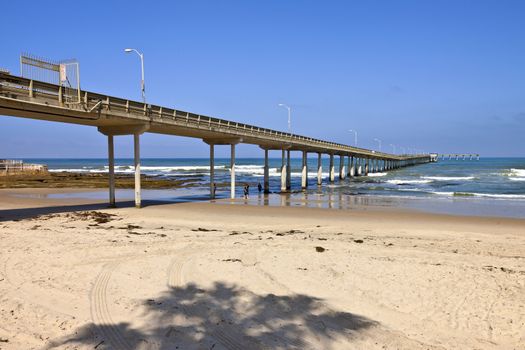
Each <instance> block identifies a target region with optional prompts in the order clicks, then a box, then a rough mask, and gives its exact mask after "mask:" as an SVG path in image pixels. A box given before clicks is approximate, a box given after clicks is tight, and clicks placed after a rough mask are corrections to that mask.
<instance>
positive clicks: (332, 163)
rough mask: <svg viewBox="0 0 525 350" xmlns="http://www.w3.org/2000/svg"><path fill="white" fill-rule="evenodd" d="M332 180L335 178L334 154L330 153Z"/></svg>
mask: <svg viewBox="0 0 525 350" xmlns="http://www.w3.org/2000/svg"><path fill="white" fill-rule="evenodd" d="M329 178H330V182H334V180H335V167H334V155H333V154H330V177H329Z"/></svg>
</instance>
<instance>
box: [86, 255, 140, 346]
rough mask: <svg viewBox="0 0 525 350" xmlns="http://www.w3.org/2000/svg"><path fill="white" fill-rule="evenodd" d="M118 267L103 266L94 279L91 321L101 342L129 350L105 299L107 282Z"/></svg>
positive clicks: (114, 265)
mask: <svg viewBox="0 0 525 350" xmlns="http://www.w3.org/2000/svg"><path fill="white" fill-rule="evenodd" d="M118 265H119V263H118V262H112V263H108V264H105V265H104V266H103V267H102V270H101V271H100V272H99V274H98V276H97V278H96V279H95V283H94V285H93V287H92V289H91V295H90V304H91V319H92V320H93V323H94V324H95V327H96V328H97V330H98V331H99V333H100V334H101V335H102V337H103V340H105V341H107V342H108V343H109V344H110V345H111V347H112V348H114V349H117V350H121V349H122V350H126V349H131V348H132V346H131V344H130V343H129V342H128V341H127V340H126V338H125V337H124V335H123V334H122V331H121V330H120V329H119V327H118V326H116V325H115V323H114V321H113V319H112V318H111V311H110V309H109V305H108V299H107V289H108V284H109V280H110V279H111V274H112V273H113V271H114V270H115V269H116V268H117V267H118Z"/></svg>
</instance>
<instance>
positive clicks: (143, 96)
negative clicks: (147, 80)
mask: <svg viewBox="0 0 525 350" xmlns="http://www.w3.org/2000/svg"><path fill="white" fill-rule="evenodd" d="M124 52H126V53H131V52H135V53H136V54H137V55H139V57H140V68H141V72H142V74H141V78H142V79H141V81H140V90H141V92H142V102H143V103H144V104H146V85H145V84H144V55H143V54H142V53H140V52H138V51H137V50H135V49H124Z"/></svg>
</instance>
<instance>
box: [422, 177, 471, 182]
mask: <svg viewBox="0 0 525 350" xmlns="http://www.w3.org/2000/svg"><path fill="white" fill-rule="evenodd" d="M421 178H422V179H425V180H433V181H466V180H474V176H422V177H421Z"/></svg>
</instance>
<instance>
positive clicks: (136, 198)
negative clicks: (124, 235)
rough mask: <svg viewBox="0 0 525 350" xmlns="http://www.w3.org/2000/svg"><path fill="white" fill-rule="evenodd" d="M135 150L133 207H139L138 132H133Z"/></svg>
mask: <svg viewBox="0 0 525 350" xmlns="http://www.w3.org/2000/svg"><path fill="white" fill-rule="evenodd" d="M133 141H134V150H135V207H137V208H140V206H141V198H140V134H133Z"/></svg>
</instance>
